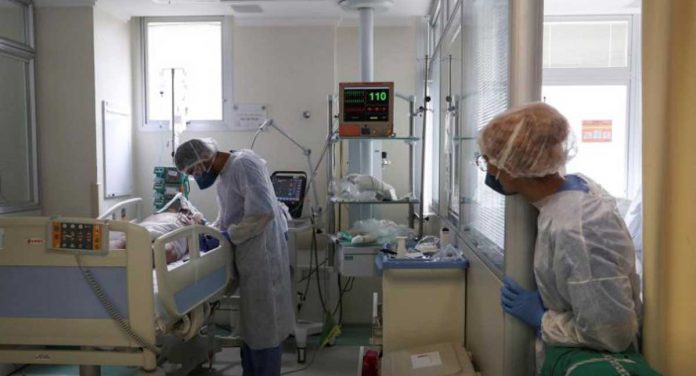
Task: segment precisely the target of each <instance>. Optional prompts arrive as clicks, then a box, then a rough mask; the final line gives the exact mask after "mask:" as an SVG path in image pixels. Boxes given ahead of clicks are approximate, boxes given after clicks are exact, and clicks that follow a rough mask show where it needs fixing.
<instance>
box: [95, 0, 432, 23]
mask: <svg viewBox="0 0 696 376" xmlns="http://www.w3.org/2000/svg"><path fill="white" fill-rule="evenodd" d="M430 1H431V0H394V5H393V6H392V7H391V8H390V9H389V10H388V11H386V12H378V13H375V23H377V24H380V23H387V24H390V23H410V22H411V21H412V19H413V17H416V16H424V15H426V14H427V12H428V9H429V7H430ZM169 2H170V0H98V1H97V6H100V7H104V8H105V9H107V10H109V11H111V12H112V13H115V14H117V15H120V16H123V17H126V18H130V17H133V16H151V17H152V16H203V15H234V16H235V19H236V20H237V21H245V20H246V21H254V20H256V21H262V20H265V21H275V22H277V23H284V22H285V23H292V22H305V23H336V22H339V21H346V22H352V20H354V19H357V18H358V14H357V12H351V11H344V10H343V9H341V7H340V6H339V5H338V0H248V1H239V0H235V1H229V0H223V1H220V0H171V3H169ZM233 7H237V11H235V10H234V9H233ZM259 9H260V10H261V12H260V13H247V11H249V10H252V11H253V10H259Z"/></svg>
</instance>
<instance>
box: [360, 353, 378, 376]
mask: <svg viewBox="0 0 696 376" xmlns="http://www.w3.org/2000/svg"><path fill="white" fill-rule="evenodd" d="M362 360H363V364H362V376H379V354H378V353H377V351H375V350H367V351H366V352H365V355H363V359H362Z"/></svg>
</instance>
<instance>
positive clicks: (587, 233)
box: [534, 176, 642, 352]
mask: <svg viewBox="0 0 696 376" xmlns="http://www.w3.org/2000/svg"><path fill="white" fill-rule="evenodd" d="M580 178H581V179H582V180H585V182H586V183H587V188H588V189H587V192H584V191H580V190H567V191H560V192H557V193H555V194H553V195H551V196H549V197H547V198H545V199H543V200H542V201H540V202H537V203H535V204H534V205H535V206H536V207H537V208H538V209H539V218H538V235H537V240H536V249H535V252H534V275H535V278H536V282H537V286H538V288H539V293H540V294H541V298H542V301H543V302H544V305H545V306H546V308H547V309H548V311H546V313H545V314H544V316H543V319H542V326H541V336H542V339H543V341H544V342H545V343H546V344H549V345H553V346H578V347H588V348H593V349H596V350H608V351H613V352H618V351H624V350H626V349H627V348H628V347H629V346H630V345H631V343H632V342H633V341H634V339H636V336H637V334H638V330H639V322H640V316H641V308H642V306H641V302H640V295H639V292H640V290H639V289H640V283H639V279H638V276H637V275H636V268H635V251H634V247H633V243H632V241H631V237H630V235H629V233H628V231H627V229H626V226H625V224H624V222H623V220H622V219H621V216H620V215H619V213H618V211H617V210H616V205H615V202H614V199H613V198H612V197H611V196H610V195H609V194H608V193H607V192H606V191H604V190H603V189H602V188H601V187H600V186H599V185H597V184H596V183H594V182H593V181H592V180H590V179H589V178H587V177H585V176H580Z"/></svg>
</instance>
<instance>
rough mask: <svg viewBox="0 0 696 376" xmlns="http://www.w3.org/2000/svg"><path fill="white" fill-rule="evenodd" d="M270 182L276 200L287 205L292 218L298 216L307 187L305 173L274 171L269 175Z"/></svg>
mask: <svg viewBox="0 0 696 376" xmlns="http://www.w3.org/2000/svg"><path fill="white" fill-rule="evenodd" d="M271 183H272V184H273V190H274V191H275V194H276V198H278V201H280V202H282V203H284V204H285V205H286V206H287V207H288V209H289V211H290V215H291V216H292V217H293V218H300V216H302V205H303V204H304V199H305V189H306V188H307V174H306V173H305V172H304V171H276V172H274V173H273V174H272V175H271Z"/></svg>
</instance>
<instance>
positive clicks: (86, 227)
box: [48, 218, 109, 255]
mask: <svg viewBox="0 0 696 376" xmlns="http://www.w3.org/2000/svg"><path fill="white" fill-rule="evenodd" d="M48 227H49V228H48V238H49V239H51V240H50V241H51V247H50V248H51V249H52V250H54V251H61V252H69V253H77V254H88V255H99V254H106V253H108V252H109V230H108V226H107V224H106V222H104V221H98V220H88V219H77V220H71V219H62V218H61V219H57V220H51V221H49V225H48Z"/></svg>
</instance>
